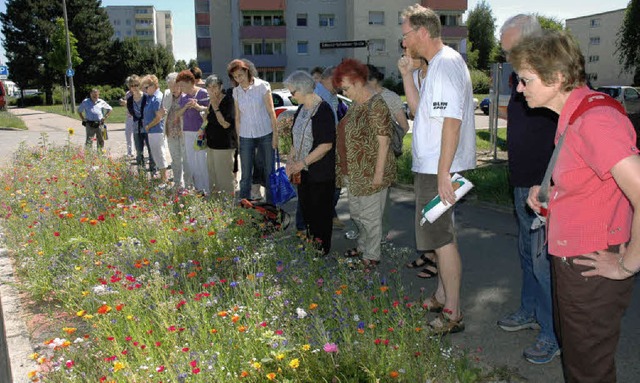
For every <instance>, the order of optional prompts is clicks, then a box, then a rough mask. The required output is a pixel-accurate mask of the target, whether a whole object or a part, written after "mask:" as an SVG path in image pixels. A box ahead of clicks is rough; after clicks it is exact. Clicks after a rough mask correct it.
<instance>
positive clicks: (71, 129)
mask: <svg viewBox="0 0 640 383" xmlns="http://www.w3.org/2000/svg"><path fill="white" fill-rule="evenodd" d="M67 132H69V135H70V136H73V134H74V133H75V132H76V131H75V130H73V128H68V129H67Z"/></svg>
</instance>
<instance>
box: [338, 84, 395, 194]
mask: <svg viewBox="0 0 640 383" xmlns="http://www.w3.org/2000/svg"><path fill="white" fill-rule="evenodd" d="M344 119H345V120H346V121H345V122H344V123H342V124H339V126H338V130H339V132H338V137H337V139H338V140H343V142H338V143H337V146H338V148H340V147H341V146H343V147H344V148H345V149H346V150H344V151H342V150H337V151H336V182H337V186H338V187H340V186H342V185H341V184H340V183H341V181H342V177H343V176H345V175H346V176H347V177H348V180H349V193H350V194H352V195H354V196H366V195H371V194H374V193H377V192H379V191H380V190H382V189H384V188H387V187H389V186H391V184H392V183H393V182H394V181H395V180H396V158H395V156H394V155H393V151H392V150H391V149H390V148H389V150H388V151H387V158H386V161H385V165H384V176H383V178H382V180H383V184H382V186H379V187H374V186H373V175H374V173H375V168H376V162H377V158H378V136H387V137H389V141H391V134H392V130H391V129H392V125H391V114H390V113H389V108H387V105H386V103H385V102H384V100H383V99H382V97H381V96H380V95H379V94H375V95H373V96H372V97H371V98H370V99H369V100H368V101H367V102H365V103H363V104H354V105H352V106H351V107H350V108H349V110H348V111H347V115H346V116H345V117H344ZM340 130H342V131H340ZM345 152H346V158H342V157H344V153H345ZM343 161H346V165H347V166H346V168H347V169H348V172H347V174H343V171H342V169H343V168H342V166H341V164H342V163H343Z"/></svg>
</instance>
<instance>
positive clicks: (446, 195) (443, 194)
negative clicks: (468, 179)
mask: <svg viewBox="0 0 640 383" xmlns="http://www.w3.org/2000/svg"><path fill="white" fill-rule="evenodd" d="M438 195H439V196H440V201H442V203H443V204H444V206H447V205H453V204H454V203H456V193H455V192H454V190H453V185H452V184H451V176H450V175H449V173H442V174H440V173H438Z"/></svg>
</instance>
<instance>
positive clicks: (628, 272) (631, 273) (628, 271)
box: [618, 257, 637, 275]
mask: <svg viewBox="0 0 640 383" xmlns="http://www.w3.org/2000/svg"><path fill="white" fill-rule="evenodd" d="M618 265H620V268H621V269H622V271H624V272H625V273H627V274H629V275H636V273H637V271H631V270H629V269H627V267H626V266H625V265H624V257H620V258H618Z"/></svg>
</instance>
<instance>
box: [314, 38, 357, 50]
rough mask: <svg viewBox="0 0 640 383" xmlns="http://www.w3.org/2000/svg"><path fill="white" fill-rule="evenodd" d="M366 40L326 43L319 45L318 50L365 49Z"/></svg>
mask: <svg viewBox="0 0 640 383" xmlns="http://www.w3.org/2000/svg"><path fill="white" fill-rule="evenodd" d="M367 45H368V44H367V40H354V41H326V42H323V43H320V49H336V48H338V49H340V48H366V47H367Z"/></svg>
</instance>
